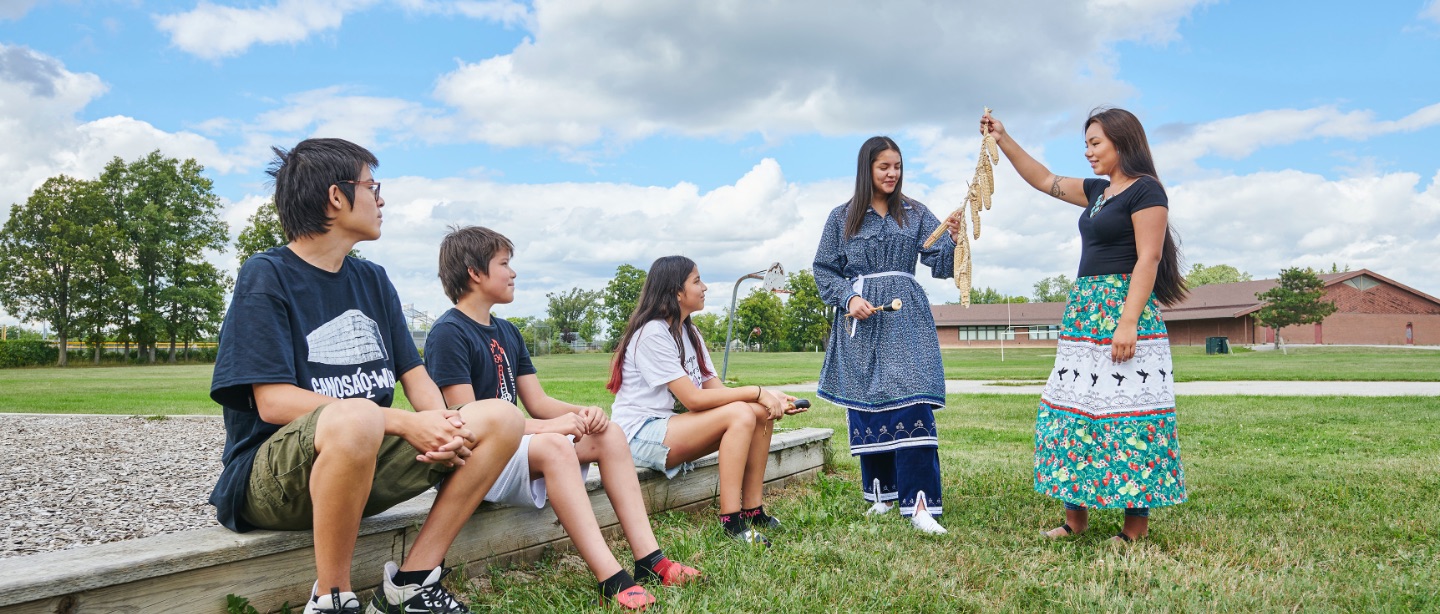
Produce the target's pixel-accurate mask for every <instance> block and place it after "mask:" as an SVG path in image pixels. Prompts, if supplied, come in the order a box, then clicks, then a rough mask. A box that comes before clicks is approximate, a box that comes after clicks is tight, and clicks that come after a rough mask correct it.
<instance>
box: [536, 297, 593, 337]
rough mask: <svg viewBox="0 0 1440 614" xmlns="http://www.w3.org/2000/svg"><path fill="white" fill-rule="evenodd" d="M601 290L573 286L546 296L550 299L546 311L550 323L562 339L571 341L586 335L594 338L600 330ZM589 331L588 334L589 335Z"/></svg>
mask: <svg viewBox="0 0 1440 614" xmlns="http://www.w3.org/2000/svg"><path fill="white" fill-rule="evenodd" d="M600 297H601V292H600V291H599V290H581V289H580V288H571V289H569V290H568V291H565V292H550V293H547V294H546V295H545V298H546V299H548V300H549V301H550V304H549V306H548V307H547V308H546V310H545V312H546V314H547V315H549V316H550V323H551V324H553V325H554V326H555V330H556V331H557V332H558V333H559V334H560V340H561V341H564V342H565V343H570V342H573V341H575V340H576V339H579V338H581V337H585V338H587V339H593V338H594V335H595V333H597V332H599V330H598V328H599V324H598V322H599V318H600V309H599V307H600V306H599V304H598V303H599V301H600ZM587 333H588V336H587Z"/></svg>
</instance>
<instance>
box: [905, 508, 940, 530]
mask: <svg viewBox="0 0 1440 614" xmlns="http://www.w3.org/2000/svg"><path fill="white" fill-rule="evenodd" d="M910 525H911V526H913V527H915V528H916V529H917V530H919V531H920V532H921V533H929V534H930V535H944V534H946V533H949V531H946V530H945V527H942V526H940V523H938V522H935V518H934V517H932V516H930V512H927V511H925V510H916V511H915V515H914V516H911V517H910Z"/></svg>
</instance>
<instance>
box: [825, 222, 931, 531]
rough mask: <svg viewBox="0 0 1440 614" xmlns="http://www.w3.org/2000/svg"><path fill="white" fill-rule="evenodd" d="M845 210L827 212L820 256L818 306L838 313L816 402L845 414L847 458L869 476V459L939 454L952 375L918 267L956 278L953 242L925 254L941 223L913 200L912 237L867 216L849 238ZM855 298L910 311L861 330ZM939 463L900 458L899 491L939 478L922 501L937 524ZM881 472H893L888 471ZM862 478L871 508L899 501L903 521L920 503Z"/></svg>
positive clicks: (877, 318) (887, 315) (886, 483)
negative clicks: (911, 481) (941, 413)
mask: <svg viewBox="0 0 1440 614" xmlns="http://www.w3.org/2000/svg"><path fill="white" fill-rule="evenodd" d="M847 207H848V204H846V205H841V206H839V207H836V208H835V209H834V210H833V211H831V212H830V217H829V218H828V219H827V220H826V222H825V230H824V233H823V234H822V235H821V238H820V246H819V248H818V249H817V250H816V253H815V262H814V271H815V282H816V284H817V285H818V286H819V287H820V296H821V298H822V299H824V301H825V303H826V304H827V305H831V306H833V307H835V316H834V318H833V320H832V321H831V325H830V337H829V342H828V345H827V346H826V351H825V363H824V366H822V367H821V370H820V387H819V390H818V396H819V397H820V398H822V399H825V400H826V401H829V402H831V403H834V404H836V405H839V406H841V407H844V408H845V409H846V410H847V412H846V418H847V423H848V427H847V430H848V431H849V433H848V434H849V441H850V453H851V454H852V455H855V456H861V457H862V459H861V460H862V469H865V468H867V466H866V463H865V457H866V456H867V455H884V454H892V453H895V452H897V451H904V450H907V449H916V448H928V449H929V450H928V451H933V450H935V449H936V448H938V445H939V440H938V438H937V435H938V432H937V430H936V428H935V414H934V412H935V410H937V409H942V408H944V406H945V370H944V367H943V366H942V365H941V362H940V340H939V337H938V336H937V335H936V334H935V319H934V317H933V316H932V315H931V313H930V298H929V297H928V296H926V295H925V290H924V289H923V288H921V287H920V284H919V282H917V281H916V280H915V264H916V262H917V261H919V262H920V263H922V264H924V265H925V266H927V267H930V272H931V274H932V275H933V276H935V277H937V278H947V277H952V276H953V275H954V258H955V256H954V254H955V242H954V241H953V240H952V239H951V238H950V235H949V234H948V233H947V234H944V235H942V236H941V238H940V240H939V241H937V242H936V243H935V244H934V245H932V246H931V247H930V249H924V250H922V249H921V248H920V246H921V244H922V243H924V241H925V239H926V237H928V236H930V233H931V232H932V231H933V230H935V228H936V227H937V226H939V225H940V220H939V219H937V218H936V217H935V215H934V214H933V213H931V212H930V210H929V209H928V208H926V207H925V205H923V204H921V203H919V202H915V201H911V200H908V199H907V200H906V201H905V203H904V207H905V213H906V216H907V225H906V226H905V227H903V228H902V227H900V225H899V224H897V223H896V221H895V218H894V217H893V216H889V215H887V216H885V217H881V216H880V215H879V214H878V213H876V212H875V210H874V209H870V210H869V211H868V212H867V213H866V215H865V221H864V223H863V224H862V225H861V228H860V232H859V233H857V234H856V235H855V236H853V237H849V238H846V237H845V215H846V209H847ZM857 294H858V295H860V296H861V297H863V298H864V299H865V300H867V301H869V302H870V303H871V304H873V305H875V306H877V307H878V306H881V305H885V304H888V303H890V302H891V301H892V300H893V299H897V298H898V299H900V300H901V301H902V302H903V306H902V307H901V309H900V310H899V311H894V312H883V313H876V314H874V315H872V316H870V317H869V318H867V319H865V320H862V321H858V322H857V321H855V320H851V319H849V318H846V317H845V314H846V312H847V306H848V305H849V302H850V298H851V297H853V296H855V295H857ZM932 456H934V454H933V452H931V453H930V454H929V455H927V456H926V458H925V460H924V462H923V465H924V468H923V469H917V470H912V469H910V468H909V467H908V466H907V462H908V461H907V460H906V459H905V458H904V457H903V455H902V457H901V458H899V460H898V461H896V462H897V463H898V465H899V466H898V467H897V469H898V471H899V474H900V478H899V480H900V481H901V482H903V481H905V475H906V474H907V473H913V471H920V472H922V473H932V471H931V470H930V469H929V467H930V466H931V465H932V464H933V467H934V468H933V474H934V475H933V482H934V484H935V485H934V486H931V487H930V489H929V490H927V491H926V493H925V495H926V498H927V506H926V507H927V508H929V510H930V512H931V513H932V514H939V513H940V505H939V488H938V482H939V465H938V461H934V462H932V461H931V460H930V457H932ZM884 462H886V463H889V462H890V460H888V459H887V460H885V461H884ZM917 462H919V461H917ZM884 471H885V472H890V471H892V469H890V467H889V465H888V464H887V465H886V466H885V469H884ZM862 473H865V474H866V475H865V476H864V478H863V480H864V482H865V483H864V484H863V489H864V491H865V498H866V499H867V500H871V501H885V500H891V499H897V498H898V499H899V500H900V503H901V511H902V513H908V512H909V511H910V510H912V509H913V507H914V501H913V500H907V498H908V497H907V494H906V493H905V491H906V490H907V489H906V487H905V486H904V485H903V484H899V485H898V486H897V484H896V483H895V481H894V480H890V479H886V478H884V477H881V483H880V484H879V486H878V487H875V486H873V480H872V479H871V478H870V476H869V475H868V473H869V472H868V471H865V472H862ZM926 481H927V482H929V481H930V480H926ZM897 488H898V490H899V491H900V492H899V493H898V494H897V492H896V491H897Z"/></svg>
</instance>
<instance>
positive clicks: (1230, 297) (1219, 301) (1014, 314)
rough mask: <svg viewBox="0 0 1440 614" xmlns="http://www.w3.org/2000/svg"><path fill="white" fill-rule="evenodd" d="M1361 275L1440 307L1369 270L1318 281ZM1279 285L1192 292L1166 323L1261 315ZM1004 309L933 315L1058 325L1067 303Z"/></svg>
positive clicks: (949, 322) (950, 322)
mask: <svg viewBox="0 0 1440 614" xmlns="http://www.w3.org/2000/svg"><path fill="white" fill-rule="evenodd" d="M1361 275H1365V276H1369V277H1372V278H1374V279H1376V280H1379V281H1381V282H1384V283H1386V284H1389V285H1392V286H1395V287H1396V288H1400V289H1401V290H1404V291H1406V292H1410V293H1412V294H1414V295H1416V296H1419V297H1421V298H1423V299H1425V300H1428V301H1430V302H1433V303H1435V304H1436V305H1440V299H1437V298H1435V297H1433V296H1430V295H1428V294H1425V293H1424V292H1421V291H1419V290H1416V289H1414V288H1411V287H1409V286H1406V285H1404V284H1402V283H1399V282H1397V281H1395V280H1393V279H1390V278H1388V277H1385V276H1383V275H1379V274H1377V273H1375V272H1374V271H1370V270H1368V269H1360V270H1358V271H1346V272H1344V273H1321V274H1320V275H1319V277H1320V280H1321V281H1323V282H1325V287H1327V288H1328V287H1330V286H1333V285H1335V284H1338V283H1343V282H1346V281H1349V280H1351V279H1354V278H1356V277H1360V276H1361ZM1278 283H1279V280H1278V279H1257V280H1254V281H1241V282H1235V283H1231V284H1210V285H1208V286H1200V287H1198V288H1191V289H1190V293H1189V294H1188V295H1187V296H1186V297H1185V300H1184V301H1181V302H1180V304H1178V305H1174V306H1172V307H1166V308H1165V309H1164V311H1165V319H1166V320H1167V321H1181V320H1209V319H1214V318H1238V317H1241V316H1245V315H1248V314H1251V313H1254V312H1256V311H1259V310H1260V308H1261V307H1264V306H1265V303H1264V302H1263V301H1261V300H1260V299H1257V298H1255V295H1256V294H1259V293H1261V292H1264V291H1266V290H1269V289H1271V288H1274V287H1275V286H1276V284H1278ZM1005 308H1006V306H1005V305H1003V304H1002V305H971V306H970V308H969V309H966V308H964V307H961V306H960V305H931V306H930V311H931V312H932V313H933V314H934V315H935V325H936V326H993V325H1005V324H1015V325H1022V326H1023V325H1026V324H1056V323H1059V322H1060V320H1061V319H1062V318H1063V317H1064V315H1065V303H1013V304H1011V305H1010V311H1009V314H1008V316H1007V313H1006V309H1005Z"/></svg>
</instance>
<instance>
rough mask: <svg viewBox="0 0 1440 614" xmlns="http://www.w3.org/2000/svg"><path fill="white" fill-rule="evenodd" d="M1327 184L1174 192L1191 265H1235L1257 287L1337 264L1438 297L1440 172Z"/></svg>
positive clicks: (1231, 180)
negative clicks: (1284, 272)
mask: <svg viewBox="0 0 1440 614" xmlns="http://www.w3.org/2000/svg"><path fill="white" fill-rule="evenodd" d="M1421 181H1422V178H1421V176H1419V175H1416V174H1414V173H1404V172H1397V173H1389V174H1377V175H1369V176H1364V177H1350V178H1344V179H1339V180H1329V179H1326V178H1325V177H1322V176H1319V175H1315V174H1310V173H1302V172H1300V171H1294V170H1287V171H1279V172H1266V173H1255V174H1252V175H1242V176H1226V177H1216V178H1207V179H1198V180H1194V181H1189V182H1185V183H1181V184H1178V185H1175V186H1172V187H1171V188H1170V190H1169V193H1170V203H1171V214H1172V216H1173V223H1174V224H1175V226H1176V227H1177V228H1178V229H1180V231H1181V233H1182V235H1183V239H1184V241H1185V246H1186V256H1187V259H1188V260H1189V261H1190V262H1203V263H1205V264H1212V265H1213V264H1222V263H1223V264H1231V265H1234V266H1236V267H1239V268H1241V269H1242V270H1246V271H1249V272H1250V273H1251V274H1253V275H1255V276H1256V277H1257V278H1260V277H1274V276H1275V275H1277V274H1278V273H1279V271H1280V269H1282V268H1285V267H1291V266H1310V267H1315V268H1324V269H1325V270H1329V268H1330V265H1331V264H1332V263H1336V264H1340V265H1341V266H1344V265H1347V264H1348V265H1349V266H1350V267H1351V268H1352V269H1358V268H1369V269H1372V270H1374V271H1376V272H1377V273H1380V274H1382V275H1385V276H1387V277H1390V278H1392V279H1395V280H1397V281H1400V282H1401V283H1405V284H1407V285H1410V286H1412V287H1416V288H1419V289H1421V290H1423V291H1426V292H1430V293H1434V292H1435V291H1440V272H1437V271H1436V269H1435V267H1434V266H1432V262H1433V261H1434V255H1435V254H1436V253H1440V173H1437V174H1436V175H1435V176H1434V177H1432V178H1431V179H1430V183H1429V185H1428V186H1422V185H1421Z"/></svg>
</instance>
